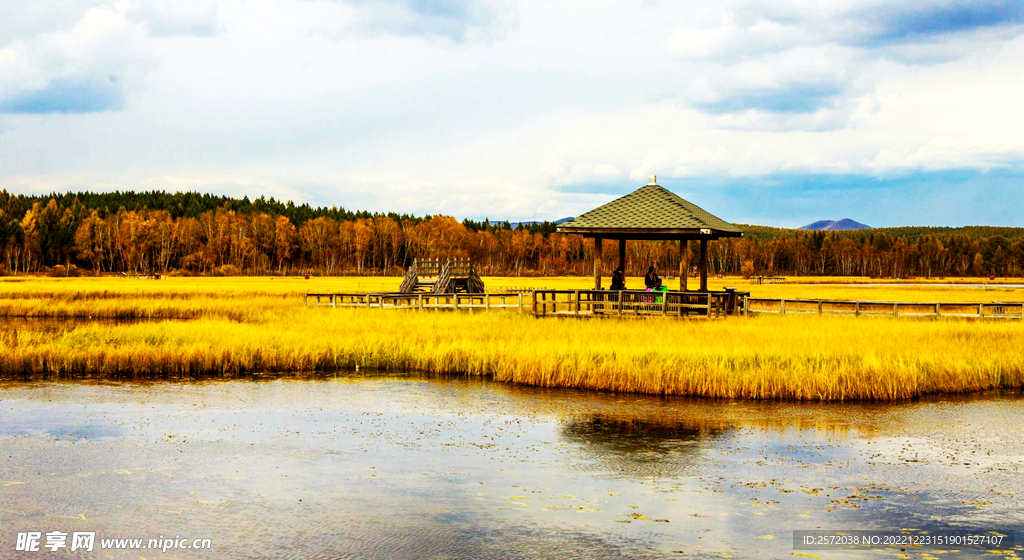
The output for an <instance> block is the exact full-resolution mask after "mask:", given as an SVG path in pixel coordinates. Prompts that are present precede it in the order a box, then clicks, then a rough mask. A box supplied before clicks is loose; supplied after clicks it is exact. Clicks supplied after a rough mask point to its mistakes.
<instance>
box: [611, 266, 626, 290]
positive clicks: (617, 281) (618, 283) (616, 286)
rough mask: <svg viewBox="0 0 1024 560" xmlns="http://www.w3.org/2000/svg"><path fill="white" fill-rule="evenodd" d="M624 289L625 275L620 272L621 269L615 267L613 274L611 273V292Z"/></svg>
mask: <svg viewBox="0 0 1024 560" xmlns="http://www.w3.org/2000/svg"><path fill="white" fill-rule="evenodd" d="M625 289H626V274H625V273H624V272H623V271H622V267H621V266H619V267H616V268H615V272H613V273H612V291H619V290H625Z"/></svg>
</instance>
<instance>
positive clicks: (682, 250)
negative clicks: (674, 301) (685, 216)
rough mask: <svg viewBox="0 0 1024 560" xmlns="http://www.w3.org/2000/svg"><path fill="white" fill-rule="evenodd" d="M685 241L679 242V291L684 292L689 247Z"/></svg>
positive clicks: (688, 262)
mask: <svg viewBox="0 0 1024 560" xmlns="http://www.w3.org/2000/svg"><path fill="white" fill-rule="evenodd" d="M689 245H690V244H689V242H688V241H687V240H685V239H680V240H679V291H680V292H685V291H686V276H687V273H688V272H689V271H688V270H687V269H688V268H690V267H689V264H690V246H689Z"/></svg>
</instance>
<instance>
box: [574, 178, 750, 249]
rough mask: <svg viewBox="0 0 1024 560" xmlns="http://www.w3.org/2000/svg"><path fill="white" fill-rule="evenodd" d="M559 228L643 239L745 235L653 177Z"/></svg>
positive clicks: (583, 232)
mask: <svg viewBox="0 0 1024 560" xmlns="http://www.w3.org/2000/svg"><path fill="white" fill-rule="evenodd" d="M709 230H710V231H709ZM558 231H562V232H565V233H582V234H585V235H586V234H590V235H598V234H607V235H612V236H625V235H637V236H639V237H643V238H661V237H664V238H673V237H680V236H689V235H694V236H696V235H709V236H711V237H740V236H742V235H743V231H742V230H740V228H738V227H736V226H734V225H732V224H730V223H728V222H726V221H725V220H723V219H721V218H719V217H717V216H715V215H713V214H711V213H709V212H707V211H706V210H704V209H702V208H700V207H699V206H697V205H696V204H693V203H692V202H690V201H688V200H685V199H683V198H682V197H680V196H679V195H677V194H675V193H673V192H670V191H669V190H667V189H665V188H663V187H661V186H660V185H658V184H656V183H655V182H654V178H653V177H652V180H651V182H650V183H649V184H647V185H645V186H643V187H640V188H639V189H637V190H635V191H633V192H631V193H629V194H627V195H625V196H622V197H619V198H617V199H615V200H613V201H611V202H609V203H608V204H605V205H603V206H599V207H597V208H595V209H593V210H591V211H589V212H586V213H585V214H582V215H580V216H578V217H576V218H575V219H574V220H572V221H569V222H566V223H564V224H562V225H561V226H559V228H558Z"/></svg>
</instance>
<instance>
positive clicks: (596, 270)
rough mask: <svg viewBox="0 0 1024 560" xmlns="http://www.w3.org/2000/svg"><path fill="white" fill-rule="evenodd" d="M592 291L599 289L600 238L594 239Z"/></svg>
mask: <svg viewBox="0 0 1024 560" xmlns="http://www.w3.org/2000/svg"><path fill="white" fill-rule="evenodd" d="M594 289H595V290H600V289H601V238H600V237H595V238H594Z"/></svg>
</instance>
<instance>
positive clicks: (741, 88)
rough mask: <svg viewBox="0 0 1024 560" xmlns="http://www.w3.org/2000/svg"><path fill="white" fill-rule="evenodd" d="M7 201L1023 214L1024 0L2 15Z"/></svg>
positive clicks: (952, 221)
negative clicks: (119, 193) (139, 193)
mask: <svg viewBox="0 0 1024 560" xmlns="http://www.w3.org/2000/svg"><path fill="white" fill-rule="evenodd" d="M0 13H2V14H3V17H2V18H0V188H3V189H7V190H8V191H10V192H17V193H37V194H38V193H49V192H53V191H59V192H63V191H79V190H91V191H113V190H167V191H178V190H182V191H184V190H196V191H201V192H210V193H217V194H227V195H231V196H239V197H240V196H242V195H247V196H249V197H250V198H256V197H259V196H267V197H271V196H273V197H275V198H278V199H285V200H294V201H296V202H300V203H301V202H307V203H310V204H313V205H321V206H342V207H345V208H349V209H358V210H370V211H396V212H405V213H414V214H418V215H422V214H439V213H440V214H447V215H453V216H455V217H457V218H460V219H461V218H472V219H482V218H485V217H487V218H490V219H492V220H494V219H508V220H531V219H558V218H562V217H567V216H575V215H578V214H579V213H582V212H584V211H586V210H589V209H591V208H594V207H596V206H598V205H600V204H603V203H605V202H608V201H610V200H612V199H614V198H615V197H617V196H621V195H623V194H626V193H628V192H631V191H632V190H634V189H636V188H639V187H640V186H642V185H644V184H646V183H647V177H648V176H649V175H657V176H658V183H659V184H660V185H662V186H664V187H666V188H668V189H669V190H672V191H673V192H676V193H677V194H679V195H681V196H683V197H684V198H687V199H688V200H691V201H692V202H694V203H696V204H698V205H700V206H702V207H704V208H705V209H707V210H708V211H711V212H713V213H715V214H716V215H718V216H720V217H722V218H724V219H726V220H728V221H731V222H734V223H753V224H762V225H772V226H779V227H797V226H801V225H804V224H807V223H810V222H813V221H816V220H820V219H840V218H852V219H855V220H857V221H860V222H864V223H867V224H869V225H872V226H876V227H885V226H900V225H935V226H940V225H941V226H962V225H1004V226H1024V0H1018V1H1014V0H1002V1H998V0H973V1H964V0H946V1H936V0H920V1H916V2H913V1H911V2H908V1H906V0H901V1H889V0H859V1H856V2H854V1H849V0H828V1H821V2H812V1H806V0H771V1H765V2H757V1H749V0H720V1H717V2H706V1H695V2H689V1H682V0H677V1H659V0H624V1H620V2H601V1H598V2H563V1H560V0H543V1H536V2H535V1H532V0H493V1H488V2H484V1H479V0H439V1H436V2H431V1H428V0H381V1H374V0H175V1H174V2H164V1H161V2H156V1H153V2H151V1H142V0H119V1H111V2H100V1H92V0H32V1H31V2H26V1H24V0H0Z"/></svg>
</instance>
